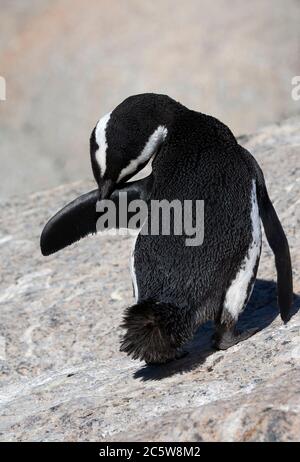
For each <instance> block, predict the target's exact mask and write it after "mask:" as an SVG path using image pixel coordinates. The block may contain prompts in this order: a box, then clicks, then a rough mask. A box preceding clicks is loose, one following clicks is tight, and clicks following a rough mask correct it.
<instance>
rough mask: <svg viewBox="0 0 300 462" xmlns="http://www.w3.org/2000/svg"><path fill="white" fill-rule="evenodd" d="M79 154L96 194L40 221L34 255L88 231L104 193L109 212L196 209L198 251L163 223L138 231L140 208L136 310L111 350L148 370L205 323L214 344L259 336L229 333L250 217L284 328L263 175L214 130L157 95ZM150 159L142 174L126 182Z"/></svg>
mask: <svg viewBox="0 0 300 462" xmlns="http://www.w3.org/2000/svg"><path fill="white" fill-rule="evenodd" d="M90 156H91V164H92V170H93V174H94V177H95V180H96V182H97V186H98V187H97V189H95V190H94V191H91V192H90V193H87V194H85V195H83V196H81V197H79V198H77V199H75V201H73V202H71V203H70V204H68V205H67V206H66V207H64V208H63V209H62V210H61V211H59V212H58V213H57V214H56V215H55V216H54V217H53V218H51V219H50V221H49V222H48V223H47V224H46V226H45V228H44V230H43V232H42V235H41V251H42V253H43V255H49V254H51V253H54V252H56V251H58V250H61V249H63V248H64V247H66V246H67V245H70V244H72V243H73V242H75V241H77V240H79V239H81V238H83V237H84V236H86V235H88V234H91V233H95V232H96V222H97V218H98V217H99V213H97V212H96V202H97V201H98V200H100V201H101V200H106V199H108V198H109V199H110V200H112V201H113V202H114V203H115V204H116V205H117V206H118V204H119V197H120V193H121V192H127V194H128V197H129V202H130V201H132V200H135V199H143V200H144V201H145V202H146V203H147V204H148V205H150V204H151V203H153V201H161V200H167V201H170V202H172V201H174V200H177V201H179V202H180V203H181V204H182V205H183V206H184V201H186V200H190V201H192V202H194V201H196V200H202V201H203V203H204V238H203V242H202V244H201V245H197V246H187V245H186V237H187V236H186V233H185V232H183V233H181V234H180V235H177V234H176V233H175V232H174V231H172V226H171V228H170V229H171V232H170V235H163V233H162V232H161V231H160V232H159V233H156V234H151V233H143V232H142V231H143V227H144V226H146V225H147V226H148V227H149V224H150V225H151V219H152V216H151V213H150V211H149V212H148V215H147V218H146V220H145V222H144V223H143V224H142V225H141V227H140V232H139V234H138V235H137V238H136V240H135V245H134V248H133V251H132V259H131V274H132V280H133V288H134V295H135V304H134V305H132V306H130V307H129V308H127V309H126V310H125V314H124V318H123V323H122V327H123V328H124V335H123V338H122V341H121V348H120V349H121V351H123V352H125V353H127V354H128V355H129V356H131V357H132V358H134V359H139V360H142V361H145V362H146V363H148V364H157V363H158V364H161V363H166V362H168V361H170V360H173V359H175V358H178V357H180V355H181V351H182V348H183V347H184V345H185V344H186V343H187V342H188V341H190V340H191V339H192V338H193V335H194V334H195V331H196V330H197V328H198V327H199V326H200V325H201V324H203V323H205V322H206V321H208V320H212V321H214V323H215V333H214V335H213V339H212V341H213V346H214V347H215V348H217V349H221V350H226V349H227V348H229V347H231V346H233V345H235V344H237V343H239V342H240V341H243V340H246V339H247V338H249V337H250V336H252V335H253V334H255V333H256V332H257V330H258V329H248V330H244V331H239V330H238V329H237V321H238V318H239V316H240V314H241V313H242V312H243V310H244V309H245V307H246V305H247V302H248V300H249V297H250V295H251V292H252V289H253V286H254V283H255V279H256V275H257V270H258V265H259V260H260V254H261V246H262V231H261V222H262V223H263V226H264V230H265V234H266V237H267V240H268V242H269V244H270V247H271V249H272V251H273V253H274V256H275V264H276V270H277V292H278V304H279V308H280V315H281V318H282V320H283V322H284V323H286V322H288V321H289V319H290V317H291V307H292V301H293V281H292V265H291V258H290V252H289V245H288V241H287V238H286V235H285V233H284V230H283V228H282V226H281V223H280V221H279V218H278V216H277V214H276V211H275V209H274V207H273V205H272V202H271V200H270V198H269V195H268V192H267V188H266V184H265V180H264V175H263V173H262V170H261V169H260V167H259V165H258V163H257V162H256V160H255V159H254V157H253V156H252V155H251V154H250V153H249V152H248V151H247V150H246V149H245V148H243V147H242V146H241V145H240V144H239V143H238V141H237V140H236V138H235V137H234V135H233V133H232V132H231V130H230V129H229V128H228V127H227V126H226V125H225V124H223V123H222V122H220V121H219V120H217V119H216V118H214V117H212V116H210V115H206V114H203V113H201V112H196V111H194V110H190V109H188V108H187V107H185V106H183V105H182V104H180V103H179V102H176V101H175V100H173V99H172V98H170V97H169V96H166V95H159V94H153V93H146V94H140V95H135V96H130V97H129V98H127V99H125V100H124V101H123V102H122V103H121V104H119V105H118V106H117V107H116V108H115V109H114V110H113V111H112V112H111V113H109V114H107V115H105V116H104V117H102V118H101V119H100V120H99V122H98V123H97V125H96V126H95V128H94V130H93V131H92V134H91V138H90ZM149 162H152V171H151V173H150V174H149V175H148V176H147V177H146V178H143V179H140V180H136V181H133V179H134V176H135V175H136V174H137V173H138V172H140V171H141V170H142V169H143V168H144V167H145V166H146V165H147V164H148V163H149ZM149 210H150V207H149ZM191 216H192V220H193V224H194V225H197V224H196V223H195V216H194V214H193V213H192V214H191ZM172 223H174V216H173V217H172ZM117 226H118V225H117Z"/></svg>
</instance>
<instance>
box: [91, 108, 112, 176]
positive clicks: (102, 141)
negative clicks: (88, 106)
mask: <svg viewBox="0 0 300 462" xmlns="http://www.w3.org/2000/svg"><path fill="white" fill-rule="evenodd" d="M110 115H111V112H109V113H108V114H106V115H105V116H103V117H101V119H100V120H99V122H98V123H97V125H96V130H95V140H96V143H97V144H98V146H99V148H98V149H97V151H96V152H95V159H96V161H97V163H98V165H99V168H100V175H101V177H102V178H103V176H104V173H105V171H106V150H107V140H106V127H107V124H108V121H109V119H110Z"/></svg>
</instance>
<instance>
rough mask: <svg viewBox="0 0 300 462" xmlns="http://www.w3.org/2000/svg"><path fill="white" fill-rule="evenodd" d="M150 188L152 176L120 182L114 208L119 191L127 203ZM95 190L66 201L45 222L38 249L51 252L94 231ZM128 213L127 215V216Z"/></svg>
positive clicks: (97, 198)
mask: <svg viewBox="0 0 300 462" xmlns="http://www.w3.org/2000/svg"><path fill="white" fill-rule="evenodd" d="M151 188H152V175H150V176H149V177H147V178H144V179H142V180H138V181H133V182H131V183H124V187H123V188H122V189H117V190H115V191H114V192H113V193H112V195H111V196H110V198H109V199H111V200H112V201H113V202H114V203H115V205H116V209H117V214H118V204H119V195H120V192H127V200H128V203H130V202H131V201H132V200H135V199H143V200H146V199H147V197H148V195H149V193H150V191H151ZM98 200H99V190H98V189H95V190H93V191H90V192H88V193H86V194H83V195H82V196H79V197H78V198H77V199H75V200H73V201H72V202H70V203H69V204H68V205H66V206H65V207H64V208H62V209H61V210H60V211H59V212H57V213H56V214H55V215H54V216H53V217H52V218H51V219H50V220H49V221H48V223H47V224H46V225H45V227H44V229H43V231H42V234H41V239H40V246H41V252H42V254H43V255H44V256H47V255H51V254H53V253H55V252H57V251H59V250H61V249H63V248H65V247H67V246H69V245H71V244H73V243H74V242H76V241H79V240H80V239H82V238H83V237H85V236H87V235H89V234H95V233H96V232H97V228H96V226H97V220H98V218H99V217H100V216H101V212H97V211H96V205H97V201H98ZM129 218H130V216H128V219H129Z"/></svg>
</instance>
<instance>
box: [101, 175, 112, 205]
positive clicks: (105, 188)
mask: <svg viewBox="0 0 300 462" xmlns="http://www.w3.org/2000/svg"><path fill="white" fill-rule="evenodd" d="M114 186H115V185H114V183H113V181H112V180H110V179H107V180H104V182H103V184H102V185H101V187H100V188H99V199H100V200H103V199H107V198H108V197H109V196H110V195H111V193H112V192H113V190H114Z"/></svg>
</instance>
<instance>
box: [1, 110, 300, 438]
mask: <svg viewBox="0 0 300 462" xmlns="http://www.w3.org/2000/svg"><path fill="white" fill-rule="evenodd" d="M299 133H300V118H297V117H296V118H292V119H288V120H286V121H284V122H283V123H281V124H276V125H272V126H268V127H266V128H264V129H262V130H261V131H259V132H257V133H255V134H254V135H253V136H247V137H243V138H242V139H241V140H240V142H241V143H242V144H244V145H245V146H246V147H248V148H249V149H250V150H251V151H252V152H253V154H254V155H255V157H256V158H257V159H258V161H259V163H260V164H261V166H262V168H263V170H264V172H265V176H266V181H267V185H268V189H269V193H270V196H271V198H272V200H273V203H274V204H275V207H276V209H277V211H278V214H279V216H280V218H281V220H282V223H283V225H284V228H285V230H286V233H287V235H288V238H289V242H290V247H291V253H292V259H293V266H294V281H295V282H294V291H295V293H296V294H299V293H300V274H299V268H300V252H299V234H300V232H299V224H300V223H299V218H300V217H299V204H300V199H299V198H300V175H299V168H300V162H299V150H300V135H299ZM92 187H94V186H93V185H92V184H88V183H79V184H72V185H68V186H62V187H59V188H56V189H54V190H51V191H46V192H43V193H37V194H33V195H31V196H29V197H27V198H24V197H20V198H15V199H13V200H10V201H9V202H4V201H2V202H1V218H0V247H1V261H0V265H1V270H0V288H1V292H0V305H1V307H0V308H1V325H0V329H1V330H0V361H1V390H0V407H1V411H0V415H1V420H0V434H1V436H0V438H1V440H10V441H20V440H22V441H32V440H33V441H41V440H42V441H54V440H64V441H68V440H72V441H77V440H79V441H93V440H97V441H101V440H109V441H112V440H122V441H132V440H146V441H150V440H154V441H163V440H169V441H171V440H175V441H184V440H188V441H200V440H206V441H278V440H281V441H290V440H293V441H295V440H299V439H300V417H299V415H300V414H299V411H300V374H299V373H300V365H299V359H300V313H299V312H298V313H297V310H298V308H299V306H300V301H299V297H298V296H296V297H295V315H294V317H293V318H292V319H291V321H290V322H289V323H288V324H287V325H286V326H284V325H283V324H282V322H281V320H280V318H279V317H278V310H277V306H276V285H275V284H274V282H272V281H273V280H274V278H275V268H274V261H273V257H272V254H271V251H270V249H269V247H268V245H267V244H266V243H265V241H264V245H263V253H262V258H261V264H260V269H259V275H258V281H257V283H256V287H255V290H254V292H253V295H252V298H251V302H250V303H249V306H248V308H247V310H246V312H245V313H244V315H243V317H242V319H241V324H242V326H243V327H246V326H247V327H253V326H260V327H261V331H260V332H259V333H257V334H256V335H255V336H254V337H252V338H250V339H249V340H247V341H245V342H244V343H241V344H239V345H237V346H235V347H233V348H231V349H229V350H227V351H225V352H216V351H213V350H212V349H211V348H210V336H211V334H212V326H211V325H209V324H208V325H205V326H203V327H201V328H200V329H199V331H198V332H197V335H196V336H195V338H194V340H193V341H192V342H191V343H190V345H189V346H188V349H189V352H190V354H189V355H188V356H187V357H186V358H184V359H182V360H179V361H176V362H173V363H171V364H168V365H166V366H161V367H145V366H144V365H143V364H142V363H139V362H135V361H133V360H130V359H128V358H127V357H126V356H124V355H123V354H121V353H120V352H119V336H120V334H121V330H120V328H119V324H120V321H121V318H122V313H123V310H124V307H125V306H127V305H129V304H131V303H132V290H131V281H130V275H129V271H128V259H129V253H130V247H131V240H132V238H131V237H128V236H124V237H117V236H116V237H112V236H94V237H90V238H87V239H85V240H83V241H81V242H80V243H77V244H75V245H74V246H72V247H71V248H68V249H65V250H64V251H62V252H60V253H58V254H57V255H54V256H51V257H48V258H43V257H42V256H41V255H40V252H39V234H40V231H41V229H42V226H43V224H44V223H45V221H46V220H47V219H48V218H49V217H50V215H52V214H53V213H54V212H55V211H56V210H57V209H58V208H60V207H61V206H62V205H63V204H65V203H66V202H68V201H69V200H71V199H72V198H74V197H76V196H77V195H79V194H80V193H83V192H85V191H87V190H89V189H91V188H92Z"/></svg>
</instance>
